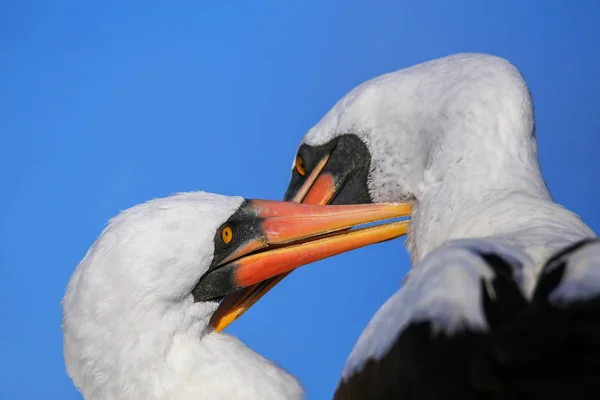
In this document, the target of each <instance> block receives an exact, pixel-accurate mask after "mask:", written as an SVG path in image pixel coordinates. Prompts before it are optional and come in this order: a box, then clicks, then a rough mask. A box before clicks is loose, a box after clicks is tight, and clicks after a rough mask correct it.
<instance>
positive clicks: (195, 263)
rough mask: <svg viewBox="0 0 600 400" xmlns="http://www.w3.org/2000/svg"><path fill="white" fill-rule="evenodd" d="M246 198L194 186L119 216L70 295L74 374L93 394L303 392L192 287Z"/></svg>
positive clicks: (66, 339)
mask: <svg viewBox="0 0 600 400" xmlns="http://www.w3.org/2000/svg"><path fill="white" fill-rule="evenodd" d="M242 200H243V199H242V198H239V197H225V196H218V195H212V194H209V193H204V192H193V193H185V194H180V195H176V196H171V197H168V198H165V199H156V200H152V201H150V202H147V203H144V204H140V205H137V206H135V207H132V208H131V209H129V210H127V211H124V212H123V213H121V214H120V215H119V216H117V217H116V218H113V219H112V220H111V221H110V223H109V224H108V226H107V227H106V229H105V230H104V231H103V232H102V234H101V235H100V237H99V238H98V240H97V241H96V242H95V243H94V245H93V246H92V247H91V248H90V250H89V251H88V253H87V254H86V256H85V257H84V259H83V260H82V261H81V263H80V264H79V265H78V267H77V269H76V270H75V272H74V273H73V275H72V277H71V279H70V281H69V284H68V287H67V291H66V294H65V298H64V300H63V303H62V305H63V345H64V356H65V363H66V367H67V372H68V374H69V376H70V377H71V378H72V379H73V382H74V384H75V385H76V386H77V387H78V388H79V390H80V391H81V392H82V394H83V395H84V397H85V398H86V399H87V400H108V399H115V400H116V399H127V400H141V399H143V400H159V399H161V400H162V399H170V400H187V399H195V400H197V399H224V398H228V399H229V398H231V399H238V398H239V399H298V398H301V397H302V389H301V387H300V385H299V383H298V382H297V381H296V379H295V378H294V377H292V376H291V375H289V374H288V373H287V372H285V371H283V370H282V369H280V368H278V367H277V366H276V365H274V364H273V363H272V362H270V361H268V360H266V359H265V358H263V357H261V356H260V355H259V354H256V353H255V352H253V351H252V350H250V349H249V348H248V347H246V346H245V345H244V344H243V343H241V342H240V341H239V340H237V339H236V338H234V337H232V336H230V335H227V334H222V333H215V332H214V331H212V329H211V328H210V327H209V325H208V322H209V319H210V317H211V315H212V313H213V312H214V311H215V309H216V307H217V304H215V303H202V302H198V303H194V300H193V297H192V295H191V290H192V288H193V287H194V286H195V284H196V283H197V282H198V280H199V279H200V277H201V276H202V274H204V273H205V272H206V270H207V269H208V267H209V265H210V263H211V260H212V254H213V250H214V244H213V238H214V235H215V232H216V230H217V228H218V227H219V226H220V225H221V224H222V223H223V222H225V221H226V220H227V219H228V218H229V216H230V215H231V214H233V213H234V211H235V210H236V209H237V208H238V207H239V206H240V204H241V202H242Z"/></svg>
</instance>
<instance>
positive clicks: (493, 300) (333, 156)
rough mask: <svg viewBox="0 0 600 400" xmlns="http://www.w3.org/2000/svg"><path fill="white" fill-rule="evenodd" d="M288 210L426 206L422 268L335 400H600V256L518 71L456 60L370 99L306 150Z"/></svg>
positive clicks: (420, 239) (399, 75)
mask: <svg viewBox="0 0 600 400" xmlns="http://www.w3.org/2000/svg"><path fill="white" fill-rule="evenodd" d="M285 199H287V200H294V201H304V202H306V203H312V204H327V203H330V204H346V203H350V204H355V203H370V202H375V203H376V202H385V201H407V202H409V203H410V204H412V206H413V211H412V215H411V222H410V231H409V234H408V239H407V248H408V251H409V252H410V256H411V261H412V264H413V267H412V268H411V271H410V272H409V274H408V276H407V278H406V280H405V282H404V283H403V285H402V287H401V289H400V290H399V291H398V292H397V293H396V294H394V295H393V296H392V297H391V298H390V299H389V301H387V302H386V303H385V304H384V305H383V306H382V307H381V309H380V310H379V311H378V312H377V313H376V315H375V316H374V317H373V319H372V320H371V322H370V323H369V325H368V326H367V328H366V329H365V331H364V332H363V334H362V335H361V337H360V338H359V340H358V342H357V343H356V345H355V347H354V349H353V350H352V352H351V354H350V357H349V359H348V361H347V363H346V366H345V367H344V371H343V373H342V379H341V382H340V385H339V386H338V389H337V391H336V396H335V398H336V399H349V398H353V399H354V398H357V399H359V398H360V399H362V398H382V399H383V398H396V397H401V398H404V399H407V398H410V399H412V398H414V399H447V398H459V399H470V398H485V399H487V398H494V399H496V398H523V396H524V397H525V398H538V397H542V396H543V397H544V398H546V399H547V398H571V397H572V396H577V395H581V396H583V395H584V394H585V393H589V392H595V393H596V395H597V392H598V391H600V380H598V379H597V377H598V376H599V371H600V351H599V350H600V349H598V348H597V339H596V337H598V335H599V334H600V324H599V323H598V322H599V321H600V305H599V303H600V243H599V242H598V239H596V235H595V234H594V232H592V230H591V229H590V228H589V227H588V226H587V225H586V224H585V223H584V222H583V221H582V220H581V219H580V218H579V216H577V215H576V214H574V213H572V212H571V211H569V210H567V209H565V208H564V207H562V206H560V205H558V204H556V203H554V202H553V200H552V197H551V195H550V193H549V191H548V189H547V187H546V183H545V181H544V178H543V176H542V173H541V170H540V166H539V161H538V155H537V142H536V131H535V120H534V111H533V103H532V99H531V95H530V93H529V90H528V87H527V85H526V83H525V81H524V79H523V77H522V75H521V74H520V72H519V71H518V70H517V68H515V67H514V66H513V65H512V64H510V63H509V62H508V61H506V60H504V59H502V58H499V57H495V56H490V55H485V54H459V55H453V56H449V57H445V58H441V59H437V60H434V61H430V62H426V63H422V64H419V65H416V66H413V67H411V68H406V69H402V70H399V71H396V72H392V73H389V74H385V75H382V76H380V77H377V78H375V79H372V80H370V81H367V82H365V83H363V84H361V85H360V86H358V87H356V88H355V89H353V90H352V91H350V92H349V93H348V94H347V95H346V96H344V97H343V98H342V99H341V100H340V101H339V102H338V103H337V104H336V105H335V106H334V107H333V108H332V109H331V110H330V111H329V112H328V113H327V114H326V115H325V116H324V117H323V119H322V120H321V121H320V122H319V123H318V124H317V125H315V126H314V127H313V128H312V129H310V131H309V132H308V133H307V134H306V135H305V137H304V138H303V140H302V143H301V144H300V146H299V148H298V151H297V153H296V156H295V161H294V164H293V169H292V178H291V182H290V184H289V187H288V190H287V192H286V196H285Z"/></svg>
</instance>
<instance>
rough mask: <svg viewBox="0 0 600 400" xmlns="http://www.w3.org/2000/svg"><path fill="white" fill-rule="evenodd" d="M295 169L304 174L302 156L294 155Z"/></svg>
mask: <svg viewBox="0 0 600 400" xmlns="http://www.w3.org/2000/svg"><path fill="white" fill-rule="evenodd" d="M296 171H298V173H299V174H300V175H302V176H304V175H305V174H306V171H305V170H304V160H303V159H302V157H296Z"/></svg>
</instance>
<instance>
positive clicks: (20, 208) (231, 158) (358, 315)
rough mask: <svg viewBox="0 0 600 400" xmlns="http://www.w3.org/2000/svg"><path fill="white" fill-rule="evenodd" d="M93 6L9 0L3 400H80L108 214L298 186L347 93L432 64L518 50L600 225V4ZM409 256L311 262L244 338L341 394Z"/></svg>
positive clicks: (0, 73) (554, 176)
mask: <svg viewBox="0 0 600 400" xmlns="http://www.w3.org/2000/svg"><path fill="white" fill-rule="evenodd" d="M59 3H60V4H59ZM83 3H84V2H79V1H78V2H75V1H61V2H49V1H46V2H34V1H29V2H25V1H23V2H17V1H9V2H7V1H4V2H2V6H1V9H2V11H1V12H0V135H1V138H2V145H1V146H0V306H1V310H0V311H1V323H0V355H1V357H0V398H2V399H42V398H43V399H49V398H53V399H59V398H60V399H78V398H80V396H79V394H78V392H77V391H76V390H75V388H74V387H73V385H72V383H71V381H70V379H69V378H68V377H67V376H66V374H65V368H64V363H63V358H62V343H61V330H60V324H61V309H60V300H61V298H62V295H63V293H64V289H65V285H66V282H67V280H68V278H69V276H70V274H71V272H72V271H73V269H74V268H75V266H76V265H77V263H78V262H79V260H80V259H81V258H82V257H83V255H84V254H85V252H86V250H87V249H88V247H89V246H90V245H91V244H92V242H93V241H94V239H95V238H96V237H97V235H98V234H99V233H100V231H101V230H102V228H103V226H104V224H105V223H106V221H107V219H108V218H110V217H112V216H113V215H115V214H116V213H117V212H118V211H119V210H122V209H125V208H127V207H130V206H132V205H134V204H136V203H139V202H142V201H144V200H147V199H150V198H153V197H157V196H166V195H169V194H171V193H173V192H178V191H186V190H193V189H203V190H207V191H212V192H217V193H223V194H230V195H243V196H245V197H258V198H274V199H280V198H281V197H282V195H283V193H284V190H285V188H286V185H287V183H288V178H289V174H290V171H289V170H290V164H291V161H292V157H293V155H294V152H295V150H296V146H297V143H298V142H299V140H300V139H301V137H302V136H303V135H304V133H305V132H306V131H307V130H308V129H309V128H310V127H311V126H312V125H313V124H315V123H316V122H317V121H318V120H319V119H320V117H321V116H322V115H324V114H325V112H327V110H328V109H329V108H330V107H331V106H332V105H333V104H334V103H335V102H336V101H337V100H338V99H339V98H340V97H341V96H343V95H344V94H345V93H346V92H347V91H348V90H350V89H351V88H353V87H354V86H355V85H357V84H359V83H361V82H363V81H365V80H367V79H369V78H372V77H374V76H377V75H379V74H381V73H385V72H389V71H392V70H395V69H398V68H402V67H406V66H410V65H413V64H415V63H418V62H421V61H426V60H429V59H433V58H437V57H440V56H444V55H448V54H451V53H456V52H463V51H475V52H488V53H494V54H497V55H501V56H504V57H506V58H508V59H509V60H510V61H512V62H513V63H515V64H516V65H517V66H518V67H519V68H520V69H521V71H522V72H523V74H524V76H525V78H526V79H527V81H528V82H529V85H530V88H531V90H532V93H533V96H534V100H535V105H536V112H537V119H538V131H537V132H538V139H539V149H540V158H541V163H542V167H543V171H544V174H545V176H546V179H547V181H548V184H549V186H550V189H551V190H552V193H553V195H554V196H555V199H556V200H557V201H558V202H559V203H562V204H564V205H565V206H567V207H568V208H570V209H572V210H574V211H575V212H577V213H579V214H580V215H581V216H582V217H583V218H584V219H585V220H586V221H587V222H588V223H589V224H590V225H591V227H592V228H593V229H594V230H595V231H596V232H600V217H599V213H598V195H599V194H600V191H599V189H598V181H599V179H598V178H599V176H600V157H599V156H598V149H599V144H600V139H599V138H598V137H599V134H600V122H599V121H600V119H599V117H598V115H599V114H600V100H599V99H600V78H599V77H598V74H599V73H600V47H599V46H598V38H600V24H599V23H598V21H600V3H598V2H597V1H595V0H579V1H572V2H566V1H561V2H559V1H545V0H544V1H522V0H519V1H507V0H503V1H495V2H487V1H486V2H484V1H480V0H473V1H447V0H440V1H423V2H417V1H394V2H392V1H389V2H383V1H373V0H369V1H363V2H356V1H347V0H346V1H335V2H334V1H329V2H328V1H322V0H319V1H316V0H315V1H303V2H294V4H292V2H283V1H280V2H275V1H272V2H258V1H257V2H239V1H238V2H236V1H231V2H228V3H229V4H230V5H228V6H226V5H217V4H218V3H219V4H220V3H225V2H216V1H215V2H210V3H212V5H199V4H203V3H208V2H176V3H175V2H172V3H170V5H168V4H167V2H164V4H161V5H159V4H157V2H135V3H133V2H113V4H117V3H119V4H120V5H119V6H117V5H82V4H83ZM492 3H493V5H492ZM250 4H252V5H250ZM407 266H408V259H407V257H406V255H405V251H404V249H403V247H402V246H401V242H400V241H396V242H393V243H386V244H383V245H379V246H374V247H371V248H367V249H362V250H359V251H355V252H353V253H350V254H345V255H343V256H340V257H337V258H335V259H331V260H326V261H323V262H320V263H318V264H316V265H313V266H309V267H305V268H304V269H302V270H300V271H296V272H294V274H293V275H292V276H291V277H290V278H288V279H286V280H285V281H284V283H282V284H281V285H279V286H278V287H277V288H276V289H275V290H273V291H272V292H271V293H270V294H269V295H268V296H266V297H265V298H264V299H263V300H262V301H261V302H260V303H259V304H258V305H257V306H256V307H254V308H253V309H252V311H251V312H249V313H247V314H246V315H245V316H244V317H243V318H242V319H241V320H239V321H238V322H237V323H236V324H235V325H234V326H232V327H231V329H230V332H232V333H233V334H236V335H238V336H239V337H241V339H242V340H243V341H245V342H246V343H247V344H248V345H250V346H251V347H252V348H254V349H255V350H257V351H258V352H260V353H262V354H264V355H265V356H266V357H268V358H271V359H273V360H275V361H277V362H278V363H280V364H281V365H283V366H284V367H285V368H287V369H288V370H289V371H291V372H292V373H294V374H295V375H297V376H298V377H299V378H300V379H301V381H302V382H303V384H304V385H305V387H306V389H307V392H308V395H309V398H311V399H323V398H328V397H329V396H330V395H331V393H332V391H333V390H334V388H335V386H336V383H337V378H338V376H339V373H340V371H341V369H342V366H343V364H344V362H345V359H346V357H347V355H348V353H349V351H350V349H351V348H352V345H353V344H354V342H355V340H356V339H357V337H358V335H359V334H360V332H361V331H362V329H363V328H364V326H365V324H366V323H367V321H368V320H369V319H370V317H371V316H372V314H373V313H374V312H375V310H376V309H377V308H378V307H379V306H380V305H381V304H382V303H383V301H384V300H385V299H386V298H387V297H388V296H389V295H390V294H391V293H393V292H394V291H395V290H396V289H397V288H398V286H399V284H400V281H401V278H402V276H403V275H404V273H405V272H406V269H407Z"/></svg>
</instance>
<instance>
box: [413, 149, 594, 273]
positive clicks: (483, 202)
mask: <svg viewBox="0 0 600 400" xmlns="http://www.w3.org/2000/svg"><path fill="white" fill-rule="evenodd" d="M475 157H476V158H477V159H476V160H475V159H473V158H475ZM481 157H482V156H481V155H479V154H478V153H476V152H466V153H465V154H464V156H463V158H462V160H461V162H459V163H450V164H446V165H451V167H450V168H447V169H445V170H444V171H435V170H434V171H426V173H425V175H426V176H425V184H424V185H423V186H422V188H421V190H420V191H419V192H418V194H417V195H416V196H415V197H416V204H415V209H414V212H413V215H412V218H411V232H410V234H409V239H408V241H407V246H408V249H409V252H410V254H411V260H412V263H413V265H414V264H415V263H416V262H417V261H419V260H420V259H422V258H423V257H424V256H425V255H426V254H427V253H429V252H430V251H432V250H434V249H435V248H437V247H438V246H440V245H441V244H442V243H444V242H446V241H448V240H453V239H465V238H487V237H495V238H501V239H502V240H503V241H504V242H508V243H510V244H512V245H514V246H516V247H519V248H521V249H523V250H524V251H525V252H526V253H527V254H529V256H530V257H531V258H532V261H533V263H534V265H537V264H538V263H540V262H542V261H543V260H544V259H546V258H548V257H549V256H550V255H551V254H552V253H553V252H554V251H556V250H557V249H559V248H560V247H562V246H566V245H568V244H569V243H572V242H573V241H575V240H578V239H581V238H583V237H589V236H594V234H593V232H592V231H591V230H590V229H589V228H588V227H587V226H586V225H585V224H584V223H583V222H582V221H581V219H580V218H579V217H578V216H577V215H575V214H573V213H572V212H570V211H569V210H567V209H565V208H563V207H562V206H560V205H558V204H556V203H554V202H553V201H552V198H551V195H550V193H549V191H548V189H547V187H546V183H545V181H544V179H543V177H542V174H541V171H540V169H539V164H538V162H537V155H536V154H534V153H530V154H529V156H528V157H514V158H508V157H506V156H505V154H502V153H498V154H489V155H485V156H483V157H484V158H485V159H484V160H483V159H481ZM469 165H470V166H476V167H468V166H469Z"/></svg>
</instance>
